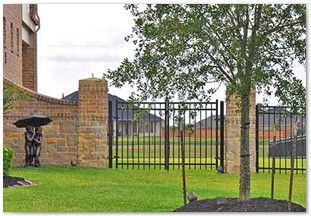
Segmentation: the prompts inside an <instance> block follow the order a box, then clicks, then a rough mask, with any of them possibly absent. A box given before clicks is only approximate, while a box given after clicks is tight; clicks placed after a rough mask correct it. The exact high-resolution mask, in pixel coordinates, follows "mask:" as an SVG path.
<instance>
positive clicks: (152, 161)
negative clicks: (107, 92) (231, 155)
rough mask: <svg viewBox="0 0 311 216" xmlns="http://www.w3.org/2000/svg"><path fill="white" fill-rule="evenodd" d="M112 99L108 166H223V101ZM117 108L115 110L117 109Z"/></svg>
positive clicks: (154, 167)
mask: <svg viewBox="0 0 311 216" xmlns="http://www.w3.org/2000/svg"><path fill="white" fill-rule="evenodd" d="M114 105H115V107H113V102H112V101H109V167H112V166H113V163H114V165H115V167H116V168H126V169H128V168H137V169H140V168H142V169H151V168H153V169H157V168H159V169H162V168H164V169H169V168H172V169H175V168H176V169H179V168H180V167H181V140H182V139H181V134H183V135H182V136H183V140H184V144H185V149H186V151H185V158H186V165H187V167H188V168H189V169H191V168H194V169H207V168H210V169H213V168H216V167H218V166H222V167H223V163H224V103H223V102H220V105H219V102H218V101H216V102H200V103H199V102H191V103H190V102H189V103H188V102H187V103H179V102H171V103H169V102H168V101H165V102H141V103H139V104H129V103H128V102H125V101H116V102H115V104H114ZM113 110H114V111H113Z"/></svg>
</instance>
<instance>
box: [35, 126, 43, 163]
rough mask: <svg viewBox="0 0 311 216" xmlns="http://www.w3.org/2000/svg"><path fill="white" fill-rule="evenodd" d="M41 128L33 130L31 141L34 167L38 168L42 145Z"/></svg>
mask: <svg viewBox="0 0 311 216" xmlns="http://www.w3.org/2000/svg"><path fill="white" fill-rule="evenodd" d="M42 136H43V135H42V128H41V127H40V126H38V127H36V128H35V137H34V139H33V153H34V154H33V157H34V158H35V166H36V167H39V166H40V161H39V156H40V153H41V144H42Z"/></svg>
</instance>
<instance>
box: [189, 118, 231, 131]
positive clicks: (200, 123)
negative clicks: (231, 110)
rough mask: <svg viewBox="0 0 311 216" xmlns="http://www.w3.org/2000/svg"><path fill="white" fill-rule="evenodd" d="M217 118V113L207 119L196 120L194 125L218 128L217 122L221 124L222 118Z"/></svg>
mask: <svg viewBox="0 0 311 216" xmlns="http://www.w3.org/2000/svg"><path fill="white" fill-rule="evenodd" d="M216 118H217V116H216V115H211V116H209V117H207V118H205V119H202V120H201V121H198V122H196V123H195V125H194V127H195V128H196V129H216V123H217V122H218V124H220V120H218V121H217V119H216ZM224 118H226V116H225V115H224ZM225 121H226V119H225ZM218 128H219V125H218Z"/></svg>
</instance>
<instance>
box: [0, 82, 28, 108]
mask: <svg viewBox="0 0 311 216" xmlns="http://www.w3.org/2000/svg"><path fill="white" fill-rule="evenodd" d="M27 97H28V93H27V92H25V91H24V90H23V89H21V88H20V87H18V86H17V85H16V84H14V83H12V82H6V81H3V113H4V114H5V113H7V112H8V111H9V110H10V109H12V108H13V107H14V104H15V102H16V101H20V100H25V99H26V98H27Z"/></svg>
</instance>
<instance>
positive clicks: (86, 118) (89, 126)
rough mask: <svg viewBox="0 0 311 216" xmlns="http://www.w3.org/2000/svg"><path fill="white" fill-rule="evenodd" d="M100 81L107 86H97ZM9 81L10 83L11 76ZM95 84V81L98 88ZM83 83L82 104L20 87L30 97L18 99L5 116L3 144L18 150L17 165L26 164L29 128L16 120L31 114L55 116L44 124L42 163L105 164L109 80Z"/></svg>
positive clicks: (15, 162)
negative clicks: (75, 162) (26, 132)
mask: <svg viewBox="0 0 311 216" xmlns="http://www.w3.org/2000/svg"><path fill="white" fill-rule="evenodd" d="M98 80H99V83H102V84H103V86H104V87H99V86H101V85H99V86H98V85H97V83H98V82H97V81H98ZM5 81H6V82H9V80H7V79H5ZM101 81H102V82H101ZM82 83H83V82H82ZM92 83H93V84H95V87H94V88H93V87H92ZM83 86H84V87H82V88H80V89H81V90H82V92H81V93H79V95H82V97H81V99H82V100H81V106H80V105H78V103H76V102H68V101H65V100H59V99H55V98H51V97H48V96H45V95H41V94H38V93H36V92H33V91H31V90H29V89H25V88H23V87H21V86H20V88H23V89H24V90H25V91H27V92H28V93H29V97H28V98H27V100H24V101H20V102H17V103H16V106H15V107H14V109H12V110H10V112H8V113H6V114H5V115H4V116H3V144H4V146H7V147H10V148H12V149H13V150H14V151H15V153H16V155H15V159H14V162H13V163H14V166H22V165H24V159H25V150H24V144H25V137H24V132H25V128H17V127H15V125H13V123H14V122H15V121H16V120H18V119H19V118H22V117H24V116H26V115H29V114H31V113H36V114H43V115H46V116H49V117H50V118H52V119H53V121H52V122H51V123H50V124H48V125H46V126H43V127H42V128H43V134H44V137H43V144H42V151H41V156H40V161H41V164H42V165H70V162H71V160H76V161H78V164H79V163H80V164H81V165H83V166H100V167H104V166H105V164H106V162H105V160H106V158H107V128H106V127H107V120H108V110H107V109H108V102H107V100H108V95H107V92H108V89H107V82H106V81H103V80H100V79H96V80H94V79H92V80H91V81H89V82H87V84H86V85H83ZM83 91H84V92H83ZM79 104H80V102H79ZM79 112H81V113H79ZM78 140H79V148H78Z"/></svg>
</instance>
